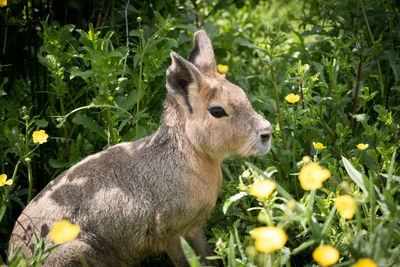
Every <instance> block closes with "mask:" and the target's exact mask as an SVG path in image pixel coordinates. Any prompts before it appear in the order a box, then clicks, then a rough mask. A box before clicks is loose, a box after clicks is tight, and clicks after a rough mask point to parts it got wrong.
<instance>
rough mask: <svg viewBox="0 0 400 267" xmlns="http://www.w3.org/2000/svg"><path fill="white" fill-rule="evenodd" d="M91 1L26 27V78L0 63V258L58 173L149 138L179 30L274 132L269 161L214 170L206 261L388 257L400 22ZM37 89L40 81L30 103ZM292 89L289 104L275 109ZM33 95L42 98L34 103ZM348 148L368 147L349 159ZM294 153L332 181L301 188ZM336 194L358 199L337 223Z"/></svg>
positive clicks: (341, 10)
mask: <svg viewBox="0 0 400 267" xmlns="http://www.w3.org/2000/svg"><path fill="white" fill-rule="evenodd" d="M42 2H43V1H42ZM100 2H101V1H94V2H93V3H95V4H97V5H96V6H92V4H93V3H90V4H89V3H88V4H87V6H86V7H88V8H89V9H90V10H93V11H92V12H93V13H92V14H88V16H84V15H82V16H81V17H79V19H78V16H77V15H76V14H78V12H77V11H78V10H79V7H78V6H77V5H74V4H72V3H69V4H70V6H69V7H68V10H69V11H70V12H69V13H68V14H67V13H66V14H64V16H63V17H62V18H63V19H60V15H59V14H58V13H56V12H54V14H53V17H51V16H50V17H48V19H47V21H42V22H41V24H40V26H39V25H38V26H37V27H36V28H34V30H35V31H36V32H37V34H38V35H39V38H38V41H39V42H40V47H39V49H38V50H37V54H36V55H37V57H38V61H39V62H40V64H41V66H42V69H40V68H37V69H36V71H37V72H38V73H33V72H34V71H35V70H34V69H30V70H25V69H22V68H21V73H20V74H19V76H17V75H16V73H18V71H16V69H17V67H18V66H19V65H18V62H17V61H18V60H17V58H16V60H15V61H13V62H12V63H9V64H7V65H5V64H3V63H1V64H0V72H1V74H2V76H4V77H3V78H2V80H1V81H0V106H1V109H0V116H1V118H2V121H3V123H2V124H0V132H1V134H0V146H1V149H0V161H1V166H2V169H1V173H4V174H7V175H8V178H10V179H12V180H13V184H12V185H11V186H8V185H5V186H2V187H0V223H1V230H0V233H1V238H0V240H1V243H0V248H1V250H5V249H6V248H7V246H8V244H7V240H8V239H9V235H10V233H11V231H12V227H13V223H14V221H15V219H16V217H17V216H18V214H19V212H20V211H21V209H22V208H23V207H24V205H25V203H27V202H29V200H30V199H31V197H32V196H33V195H34V194H35V193H37V192H38V191H40V190H41V188H42V187H43V186H44V185H46V184H47V183H48V182H49V181H50V180H51V179H53V178H54V177H55V176H56V175H57V174H59V173H60V172H61V171H63V170H65V169H66V168H68V167H69V166H71V165H73V164H74V163H76V162H78V161H79V160H81V159H82V158H83V157H85V156H87V155H90V154H92V153H94V152H96V151H99V150H101V149H102V148H104V147H105V146H108V145H113V144H117V143H119V142H123V141H131V140H137V139H139V138H141V137H143V136H145V135H148V134H150V133H151V132H153V131H154V130H155V129H156V128H157V125H158V121H159V118H160V116H161V111H162V108H161V106H162V101H163V99H164V96H165V80H164V79H165V71H166V69H167V68H168V66H169V64H170V60H169V53H170V51H171V50H175V51H177V52H179V53H180V54H181V55H187V54H188V52H189V50H190V48H191V46H192V32H194V31H195V30H196V29H197V28H198V27H203V28H205V29H206V31H207V32H208V34H209V36H210V37H211V38H212V41H213V45H214V50H215V51H214V52H215V55H216V57H217V62H218V63H221V64H224V65H228V66H229V72H228V73H227V74H226V75H227V78H228V79H229V80H231V81H232V82H234V83H236V84H238V85H240V86H241V87H242V88H244V89H245V90H246V91H247V93H248V95H249V99H250V101H251V102H252V104H253V106H254V107H255V109H256V110H257V111H258V112H259V113H260V114H262V115H263V116H265V117H266V118H267V119H268V120H269V121H270V122H271V123H272V124H273V126H274V129H275V131H274V136H273V141H272V148H271V152H269V154H268V155H266V156H265V157H259V158H251V159H246V160H244V159H243V158H240V157H234V158H231V159H228V160H226V161H225V162H224V164H223V166H222V169H223V173H224V181H223V185H222V189H221V193H220V199H219V201H218V203H217V206H216V208H215V210H214V212H213V214H212V216H211V218H210V220H209V222H208V223H207V225H206V227H205V230H206V234H207V236H208V237H209V241H210V243H213V245H214V253H215V256H213V257H211V258H212V259H218V260H219V261H220V263H221V264H222V265H223V266H256V265H257V266H261V265H264V266H312V265H314V266H316V263H315V262H314V261H313V258H312V256H311V254H312V252H313V250H314V249H315V248H316V247H317V246H318V245H320V244H331V245H332V246H334V247H335V248H336V249H338V251H339V253H340V260H339V263H338V264H337V265H338V266H351V265H352V264H354V263H355V262H356V260H357V259H360V258H363V257H369V258H371V259H373V260H374V261H375V262H376V263H377V264H378V266H393V265H395V264H396V263H397V262H399V261H400V259H399V256H398V255H400V254H399V250H400V246H399V244H400V242H399V240H400V235H399V233H400V225H399V223H398V222H399V221H400V215H399V214H400V204H399V199H400V195H399V193H398V192H399V189H400V185H399V182H400V166H399V151H398V149H397V148H398V147H399V146H400V126H399V125H400V105H399V103H400V85H399V79H400V60H399V58H400V55H399V45H398V44H399V39H400V36H399V34H398V33H399V32H400V31H399V28H400V21H399V17H398V15H397V14H398V12H399V10H398V7H397V6H396V5H395V4H394V2H392V1H373V0H362V1H355V0H354V1H353V0H351V1H317V0H312V1H251V0H244V1H231V0H216V1H200V2H198V1H183V2H180V4H176V3H175V2H168V1H160V2H157V3H156V2H154V3H147V2H146V3H131V4H130V6H128V7H126V2H119V1H110V7H108V9H107V7H103V8H102V7H101V3H100ZM60 3H61V2H60ZM61 4H62V3H61ZM22 6H23V5H22V4H21V3H16V4H15V5H11V4H9V7H6V8H4V7H2V8H1V9H0V11H1V12H0V17H1V18H2V21H4V22H21V21H23V19H26V18H27V17H29V10H28V12H27V11H26V10H25V9H22V8H21V7H22ZM97 6H98V7H97ZM125 8H126V12H127V13H126V14H127V15H128V17H125V13H124V11H125ZM96 12H97V13H96ZM74 14H75V17H73V16H74ZM138 16H140V17H141V19H140V20H139V19H136V17H138ZM43 17H46V16H43ZM64 19H65V20H64ZM57 20H58V21H59V22H57ZM61 21H64V23H63V24H60V22H61ZM68 23H69V24H68ZM7 29H8V28H7ZM10 33H11V31H10V32H9V31H4V32H1V34H2V37H3V40H4V41H3V43H1V47H2V54H1V55H2V59H5V58H6V56H7V57H8V56H9V55H11V56H10V57H8V58H11V57H12V55H16V54H17V53H15V51H14V50H13V48H12V47H11V46H10V42H14V43H16V41H15V37H14V36H13V35H11V34H10ZM30 38H32V37H30ZM22 45H25V46H24V47H23V48H24V49H25V50H29V51H30V52H31V55H32V54H33V53H36V52H34V49H31V48H30V47H29V46H28V44H25V43H24V44H22ZM13 51H14V52H13ZM7 52H8V53H7ZM11 52H13V53H11ZM8 58H7V59H8ZM32 60H33V57H32ZM2 62H3V61H2ZM4 62H8V61H4ZM26 65H27V66H28V64H26ZM34 75H37V78H32V77H34ZM40 75H43V77H46V78H40V77H41V76H40ZM35 80H36V81H39V82H40V84H41V86H42V85H43V88H40V89H39V90H38V91H36V92H35V91H32V85H33V83H34V81H35ZM32 92H35V95H33V96H32V95H31V94H32ZM290 93H293V94H295V95H298V96H299V101H298V102H296V103H289V102H288V101H286V100H285V97H286V96H287V95H289V94H290ZM31 97H33V98H41V97H43V99H44V100H43V102H42V103H43V105H39V106H38V105H37V104H35V103H36V102H30V98H31ZM31 106H32V108H31ZM26 107H28V108H26ZM40 129H45V130H46V132H47V133H48V134H49V136H50V137H49V140H48V142H46V143H45V144H42V145H35V144H33V143H32V133H33V132H34V131H36V130H40ZM313 142H321V143H323V144H324V145H325V146H326V148H325V149H322V150H321V149H316V148H315V147H314V146H313ZM360 143H365V144H368V145H369V146H368V148H367V149H366V150H360V149H358V148H357V147H356V145H357V144H360ZM304 156H310V157H311V160H313V161H315V162H318V163H319V164H320V165H321V166H324V168H326V169H328V170H329V171H330V172H331V174H332V176H331V177H330V178H329V179H328V180H327V181H325V182H324V186H323V187H322V188H320V189H317V190H314V191H304V190H303V189H302V188H301V186H300V183H299V181H298V174H299V172H300V170H301V168H302V167H303V166H304V165H305V162H306V161H307V158H303V157H304ZM28 158H29V159H28ZM27 159H28V160H27ZM243 162H245V164H243ZM263 179H269V180H272V181H274V182H275V183H276V190H275V192H274V193H273V194H272V195H271V196H269V197H268V198H266V199H257V198H255V197H254V196H252V195H251V194H250V193H249V190H248V188H249V186H250V185H251V184H253V183H254V182H256V181H259V180H263ZM343 194H347V195H351V196H352V197H353V199H355V201H356V210H355V215H354V218H352V219H349V220H345V219H344V218H341V217H340V215H339V214H338V212H337V210H336V206H335V205H334V201H335V199H336V198H337V197H338V196H339V195H343ZM265 225H275V226H278V227H280V228H283V229H284V230H285V232H286V234H287V235H288V241H287V243H286V244H285V246H284V247H283V248H282V249H280V250H278V251H276V252H274V253H270V254H266V253H261V252H259V251H257V249H256V248H255V246H254V240H253V238H252V237H251V236H250V232H251V230H252V229H254V228H257V227H260V226H265ZM43 242H45V241H44V240H41V241H40V240H37V244H36V246H37V248H38V249H37V251H38V254H37V255H36V254H35V255H36V256H37V257H36V256H35V257H36V260H34V261H30V259H26V258H25V257H24V256H22V255H19V256H16V255H17V254H18V253H17V254H15V253H11V254H9V255H8V264H10V266H25V265H26V266H28V265H35V264H36V263H37V262H40V261H41V260H44V259H45V257H46V255H48V253H50V252H51V251H46V250H45V246H44V245H43V244H44V243H43ZM182 246H183V248H184V251H185V254H186V256H187V257H188V259H189V262H190V263H191V264H192V265H193V266H201V263H200V261H199V259H198V257H197V256H196V255H195V254H194V251H193V250H192V249H191V248H190V246H189V244H187V243H186V242H185V241H184V240H182ZM35 251H36V250H35ZM39 251H41V252H40V253H39ZM18 264H19V265H18ZM24 264H25V265H24Z"/></svg>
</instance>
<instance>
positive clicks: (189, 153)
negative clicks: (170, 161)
mask: <svg viewBox="0 0 400 267" xmlns="http://www.w3.org/2000/svg"><path fill="white" fill-rule="evenodd" d="M167 101H168V99H167ZM178 105H179V104H178V103H176V102H175V101H171V102H166V103H165V104H164V114H163V117H162V119H161V125H160V128H159V129H158V131H157V132H156V133H155V135H154V137H153V140H152V142H153V141H154V142H157V143H159V144H161V143H162V144H165V145H168V146H169V147H170V148H171V151H175V152H176V153H179V154H181V156H182V157H176V158H177V159H178V160H184V161H185V162H186V164H187V167H188V168H189V169H191V171H192V172H193V173H194V174H195V175H196V176H197V177H199V179H204V180H205V182H207V183H209V184H210V185H211V186H212V187H213V188H214V189H215V191H216V193H217V194H218V192H219V187H220V185H221V179H222V173H221V167H220V166H221V162H222V160H223V158H221V157H217V156H215V155H210V154H208V153H207V152H205V151H202V150H201V148H198V147H196V146H195V145H194V144H193V142H191V141H190V140H188V137H187V136H186V131H185V124H186V117H185V116H186V115H185V112H183V111H182V110H180V107H179V106H178ZM207 180H208V181H207Z"/></svg>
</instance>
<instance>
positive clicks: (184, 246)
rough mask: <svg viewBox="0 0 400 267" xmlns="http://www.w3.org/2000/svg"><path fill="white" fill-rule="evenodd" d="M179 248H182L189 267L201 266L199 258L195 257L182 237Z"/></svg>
mask: <svg viewBox="0 0 400 267" xmlns="http://www.w3.org/2000/svg"><path fill="white" fill-rule="evenodd" d="M181 246H182V250H183V253H184V254H185V256H186V259H187V261H188V262H189V265H190V266H191V267H200V266H203V265H202V264H201V263H200V261H199V258H198V257H197V255H196V253H195V252H194V250H193V249H192V248H191V247H190V245H189V243H188V242H187V241H186V240H185V239H183V238H182V237H181Z"/></svg>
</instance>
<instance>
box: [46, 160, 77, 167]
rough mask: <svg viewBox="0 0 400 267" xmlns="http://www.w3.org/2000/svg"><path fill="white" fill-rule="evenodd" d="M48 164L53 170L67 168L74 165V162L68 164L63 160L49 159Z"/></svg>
mask: <svg viewBox="0 0 400 267" xmlns="http://www.w3.org/2000/svg"><path fill="white" fill-rule="evenodd" d="M49 164H50V166H51V167H52V168H54V169H59V168H69V167H71V166H72V165H74V164H75V162H69V161H65V160H58V159H49Z"/></svg>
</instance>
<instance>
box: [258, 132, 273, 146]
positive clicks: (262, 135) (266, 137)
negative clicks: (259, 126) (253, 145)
mask: <svg viewBox="0 0 400 267" xmlns="http://www.w3.org/2000/svg"><path fill="white" fill-rule="evenodd" d="M269 139H271V130H266V131H263V132H262V133H260V140H261V142H263V143H266V142H268V141H269Z"/></svg>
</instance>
